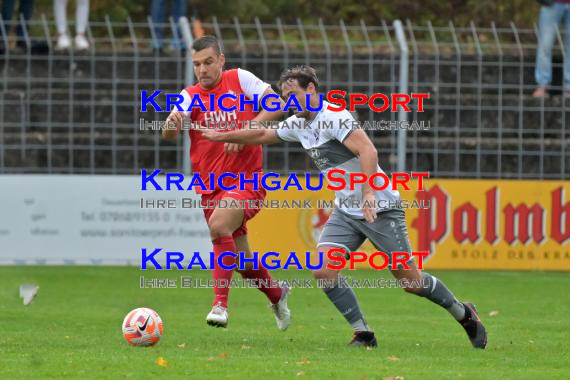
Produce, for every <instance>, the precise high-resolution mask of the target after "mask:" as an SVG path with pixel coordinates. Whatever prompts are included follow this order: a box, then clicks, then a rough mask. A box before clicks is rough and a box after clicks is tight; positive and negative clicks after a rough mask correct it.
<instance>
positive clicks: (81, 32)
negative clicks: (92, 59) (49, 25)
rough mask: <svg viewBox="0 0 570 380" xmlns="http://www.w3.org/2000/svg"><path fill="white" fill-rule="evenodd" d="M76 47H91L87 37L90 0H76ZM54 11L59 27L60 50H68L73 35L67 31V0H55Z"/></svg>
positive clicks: (58, 45) (57, 46)
mask: <svg viewBox="0 0 570 380" xmlns="http://www.w3.org/2000/svg"><path fill="white" fill-rule="evenodd" d="M75 3H76V6H77V8H76V9H75V48H76V49H77V50H87V49H89V42H88V41H87V38H86V37H85V31H86V30H87V20H88V19H89V0H75ZM53 12H54V14H55V23H56V27H57V33H58V38H57V45H56V49H58V50H67V49H69V48H70V47H71V37H70V36H69V33H68V31H67V0H54V2H53Z"/></svg>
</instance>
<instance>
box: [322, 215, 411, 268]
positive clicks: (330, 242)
mask: <svg viewBox="0 0 570 380" xmlns="http://www.w3.org/2000/svg"><path fill="white" fill-rule="evenodd" d="M405 216H406V214H405V213H404V210H401V209H393V210H388V211H382V212H380V213H378V217H377V218H376V220H375V221H374V223H372V224H369V223H368V222H366V220H364V219H354V218H351V217H350V216H348V215H346V214H345V213H343V212H342V211H339V210H338V209H335V210H334V211H333V212H332V214H331V216H330V218H329V220H328V221H327V224H326V225H325V227H324V229H323V232H322V233H321V237H320V238H319V243H318V244H317V247H324V246H327V247H338V248H342V249H344V250H346V251H347V252H346V254H345V255H346V256H347V257H346V258H347V259H348V253H349V252H352V251H357V250H358V248H359V247H360V246H361V245H362V244H363V243H364V241H365V240H366V239H368V240H370V242H371V243H372V244H373V245H374V247H375V248H376V249H377V250H378V251H382V252H384V253H386V255H387V256H388V258H389V259H390V264H392V252H408V253H410V254H411V252H412V248H411V245H410V241H409V239H408V228H407V227H406V217H405ZM411 261H413V259H410V260H409V261H408V263H409V262H411Z"/></svg>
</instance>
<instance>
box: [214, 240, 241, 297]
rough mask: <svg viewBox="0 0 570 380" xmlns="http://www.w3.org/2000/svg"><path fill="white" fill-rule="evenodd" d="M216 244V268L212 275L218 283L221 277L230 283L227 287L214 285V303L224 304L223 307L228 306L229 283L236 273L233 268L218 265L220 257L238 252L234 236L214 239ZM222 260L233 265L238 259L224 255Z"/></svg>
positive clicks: (225, 263)
mask: <svg viewBox="0 0 570 380" xmlns="http://www.w3.org/2000/svg"><path fill="white" fill-rule="evenodd" d="M212 243H213V244H214V258H215V260H216V262H215V263H214V270H213V271H212V277H214V280H216V283H218V282H220V281H219V280H220V279H225V280H227V282H228V285H227V286H225V287H221V288H220V287H218V286H217V284H216V287H214V296H215V297H214V303H213V304H212V305H215V304H218V303H220V304H222V306H223V307H228V293H229V292H230V287H229V283H230V280H231V279H232V275H233V273H234V271H233V269H229V270H225V269H222V268H221V267H220V266H218V257H219V256H220V255H221V254H222V253H224V252H226V251H229V252H233V253H236V243H235V242H234V238H233V237H232V236H223V237H221V238H218V239H214V240H213V241H212ZM222 262H223V263H224V265H228V266H229V265H232V264H235V263H236V259H235V258H234V257H231V256H224V258H223V260H222Z"/></svg>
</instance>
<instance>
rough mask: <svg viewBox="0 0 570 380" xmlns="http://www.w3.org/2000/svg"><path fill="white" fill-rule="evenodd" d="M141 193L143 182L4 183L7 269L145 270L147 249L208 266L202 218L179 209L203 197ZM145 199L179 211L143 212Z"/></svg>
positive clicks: (39, 179)
mask: <svg viewBox="0 0 570 380" xmlns="http://www.w3.org/2000/svg"><path fill="white" fill-rule="evenodd" d="M157 182H158V183H159V184H160V185H161V186H163V185H164V182H165V179H164V177H157ZM140 189H141V177H140V176H100V175H97V176H89V175H2V176H0V194H1V196H0V264H4V265H5V264H30V265H34V264H77V265H85V264H106V265H109V264H117V265H122V264H126V265H137V266H140V264H141V252H142V249H143V248H146V249H147V251H148V252H152V251H153V250H154V249H156V248H162V249H163V251H162V252H165V251H174V252H182V253H184V255H185V257H188V259H190V258H191V257H192V254H193V252H196V251H198V252H200V253H201V256H202V257H203V260H204V262H205V263H206V264H208V263H209V260H208V257H209V251H210V250H211V241H210V238H209V233H208V228H207V225H206V222H205V219H204V214H203V210H202V209H195V208H185V209H182V208H181V207H180V202H181V198H192V199H196V200H198V199H199V196H198V195H196V194H195V193H194V191H156V190H152V191H141V190H140ZM141 198H144V199H148V200H152V199H176V200H177V202H178V207H177V208H174V209H146V208H144V209H141ZM156 257H157V261H158V262H159V263H164V257H165V255H164V254H162V255H161V256H160V257H162V260H161V259H159V255H157V256H156Z"/></svg>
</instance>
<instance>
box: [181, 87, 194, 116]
mask: <svg viewBox="0 0 570 380" xmlns="http://www.w3.org/2000/svg"><path fill="white" fill-rule="evenodd" d="M180 95H182V98H183V100H182V104H181V107H182V109H183V111H182V114H183V115H184V117H186V118H189V117H190V114H191V112H190V111H186V110H187V109H190V108H189V107H190V104H192V98H191V97H190V94H189V93H188V91H186V90H185V89H184V90H182V91H181V92H180Z"/></svg>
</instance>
